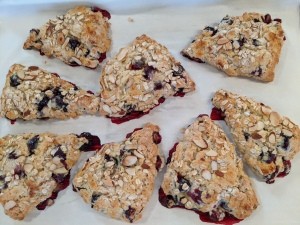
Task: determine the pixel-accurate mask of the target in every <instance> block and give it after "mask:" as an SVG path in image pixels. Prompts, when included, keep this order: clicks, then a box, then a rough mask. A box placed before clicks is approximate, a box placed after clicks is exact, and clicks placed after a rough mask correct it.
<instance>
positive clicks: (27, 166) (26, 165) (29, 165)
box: [24, 164, 33, 173]
mask: <svg viewBox="0 0 300 225" xmlns="http://www.w3.org/2000/svg"><path fill="white" fill-rule="evenodd" d="M32 169H33V165H32V164H25V165H24V170H25V172H26V173H30V171H31V170H32Z"/></svg>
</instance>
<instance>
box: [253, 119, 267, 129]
mask: <svg viewBox="0 0 300 225" xmlns="http://www.w3.org/2000/svg"><path fill="white" fill-rule="evenodd" d="M255 127H256V130H262V129H264V127H265V124H264V123H263V122H261V121H258V122H257V124H256V126H255Z"/></svg>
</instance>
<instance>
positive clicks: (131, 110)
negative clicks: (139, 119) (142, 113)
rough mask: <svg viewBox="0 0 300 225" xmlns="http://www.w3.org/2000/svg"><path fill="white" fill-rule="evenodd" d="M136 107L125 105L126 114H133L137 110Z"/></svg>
mask: <svg viewBox="0 0 300 225" xmlns="http://www.w3.org/2000/svg"><path fill="white" fill-rule="evenodd" d="M135 107H136V106H135V105H132V104H124V106H123V108H124V109H125V111H126V113H130V112H133V111H134V109H135Z"/></svg>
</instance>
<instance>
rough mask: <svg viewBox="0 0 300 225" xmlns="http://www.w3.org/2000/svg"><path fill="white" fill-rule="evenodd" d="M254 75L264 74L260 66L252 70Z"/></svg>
mask: <svg viewBox="0 0 300 225" xmlns="http://www.w3.org/2000/svg"><path fill="white" fill-rule="evenodd" d="M251 74H252V75H254V76H260V75H261V74H262V68H261V67H258V68H256V69H255V70H254V71H252V72H251Z"/></svg>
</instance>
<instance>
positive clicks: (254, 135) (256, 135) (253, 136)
mask: <svg viewBox="0 0 300 225" xmlns="http://www.w3.org/2000/svg"><path fill="white" fill-rule="evenodd" d="M251 137H252V138H253V139H254V140H259V139H261V138H262V136H261V135H260V134H258V133H256V132H254V133H252V134H251Z"/></svg>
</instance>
